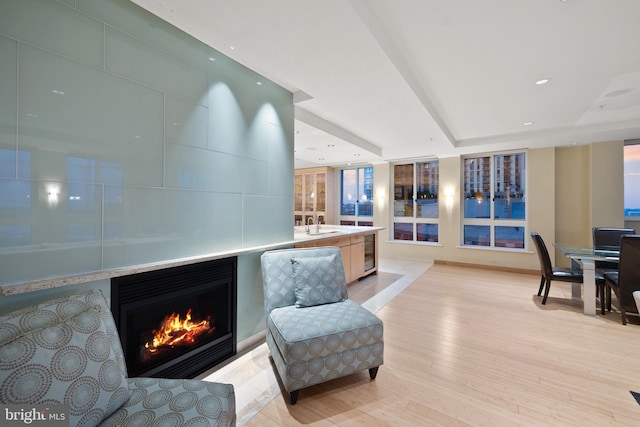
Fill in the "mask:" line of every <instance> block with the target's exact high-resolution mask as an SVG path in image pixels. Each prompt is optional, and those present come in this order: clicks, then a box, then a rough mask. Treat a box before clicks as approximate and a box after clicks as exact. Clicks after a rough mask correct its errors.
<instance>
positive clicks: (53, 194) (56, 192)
mask: <svg viewBox="0 0 640 427" xmlns="http://www.w3.org/2000/svg"><path fill="white" fill-rule="evenodd" d="M59 197H60V187H59V186H58V185H57V184H49V185H47V202H48V203H49V206H53V205H57V204H58V198H59Z"/></svg>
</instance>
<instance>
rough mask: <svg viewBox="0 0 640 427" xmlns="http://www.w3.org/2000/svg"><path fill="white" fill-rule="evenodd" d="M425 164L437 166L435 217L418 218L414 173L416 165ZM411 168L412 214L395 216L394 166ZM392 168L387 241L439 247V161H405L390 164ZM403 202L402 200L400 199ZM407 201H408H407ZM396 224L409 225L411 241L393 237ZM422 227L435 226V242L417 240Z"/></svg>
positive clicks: (416, 185)
mask: <svg viewBox="0 0 640 427" xmlns="http://www.w3.org/2000/svg"><path fill="white" fill-rule="evenodd" d="M427 163H431V164H433V163H435V164H436V165H437V168H438V172H437V180H438V182H437V184H436V185H435V189H436V194H435V195H436V200H437V205H436V206H437V215H436V216H431V217H423V216H418V208H417V206H418V200H420V199H421V198H420V197H418V192H419V187H420V184H419V181H418V174H417V173H416V171H418V165H421V164H427ZM409 165H410V166H412V168H413V169H412V175H413V180H412V184H411V185H412V189H411V192H412V197H411V205H412V213H411V216H396V198H395V194H396V176H395V175H396V174H395V171H396V166H409ZM391 167H392V179H391V194H392V197H391V203H390V204H389V210H390V215H389V217H390V223H391V224H390V232H389V239H390V241H391V242H394V243H411V244H419V245H431V246H433V245H441V243H440V242H441V239H440V214H441V212H442V206H441V202H442V200H440V199H441V197H440V159H434V158H425V159H416V160H413V161H407V162H396V163H392V164H391ZM401 200H404V199H401ZM407 200H408V199H407ZM396 224H411V233H412V237H413V238H412V239H411V240H408V239H396V237H395V235H396V233H395V226H396ZM422 225H426V226H429V225H435V226H436V227H437V233H436V236H437V240H436V241H427V240H418V236H419V235H420V232H419V227H420V226H422Z"/></svg>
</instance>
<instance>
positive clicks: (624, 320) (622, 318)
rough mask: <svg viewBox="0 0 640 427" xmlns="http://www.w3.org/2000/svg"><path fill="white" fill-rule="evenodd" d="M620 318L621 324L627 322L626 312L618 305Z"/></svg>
mask: <svg viewBox="0 0 640 427" xmlns="http://www.w3.org/2000/svg"><path fill="white" fill-rule="evenodd" d="M620 320H622V324H623V325H626V324H627V312H626V311H624V308H622V307H620Z"/></svg>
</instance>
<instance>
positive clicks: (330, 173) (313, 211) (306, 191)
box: [293, 167, 335, 225]
mask: <svg viewBox="0 0 640 427" xmlns="http://www.w3.org/2000/svg"><path fill="white" fill-rule="evenodd" d="M334 176H335V170H334V169H333V168H330V167H322V168H307V169H296V170H295V171H294V176H293V187H294V188H293V205H294V206H293V211H294V212H293V216H294V225H306V224H307V223H308V221H309V218H312V221H313V224H315V223H316V221H317V218H318V214H322V215H321V219H320V223H322V224H334V216H335V202H334V199H335V197H334V194H333V193H334V191H333V185H334Z"/></svg>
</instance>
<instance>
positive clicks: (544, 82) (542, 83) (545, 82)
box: [536, 79, 551, 86]
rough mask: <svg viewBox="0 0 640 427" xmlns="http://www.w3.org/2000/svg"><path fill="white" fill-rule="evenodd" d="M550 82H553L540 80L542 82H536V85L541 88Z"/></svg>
mask: <svg viewBox="0 0 640 427" xmlns="http://www.w3.org/2000/svg"><path fill="white" fill-rule="evenodd" d="M549 80H551V79H540V80H538V81H536V84H537V85H538V86H540V85H544V84H547V83H549Z"/></svg>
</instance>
